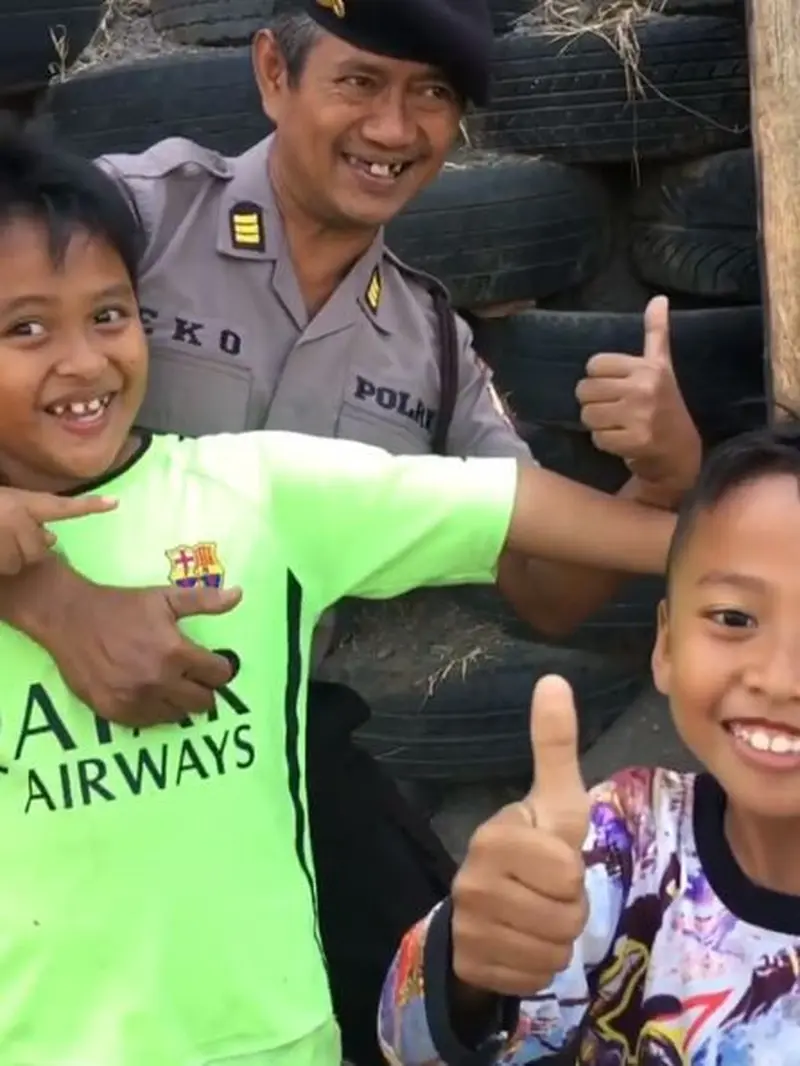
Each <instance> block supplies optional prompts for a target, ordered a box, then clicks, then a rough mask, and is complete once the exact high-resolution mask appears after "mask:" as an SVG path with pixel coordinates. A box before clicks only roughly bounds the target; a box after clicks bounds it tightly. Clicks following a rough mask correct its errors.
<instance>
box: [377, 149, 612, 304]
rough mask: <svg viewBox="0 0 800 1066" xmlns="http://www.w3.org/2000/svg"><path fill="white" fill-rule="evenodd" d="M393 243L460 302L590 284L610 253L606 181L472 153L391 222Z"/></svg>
mask: <svg viewBox="0 0 800 1066" xmlns="http://www.w3.org/2000/svg"><path fill="white" fill-rule="evenodd" d="M387 239H388V243H389V246H390V247H391V248H392V250H393V251H394V252H396V253H397V255H399V256H400V257H401V258H402V259H404V260H405V261H406V262H408V263H410V264H411V265H413V266H416V267H419V268H420V269H422V270H425V271H427V272H428V273H429V274H433V275H434V276H435V277H437V278H439V279H440V280H441V281H443V282H444V283H445V284H446V285H447V286H448V288H449V289H450V294H451V297H452V299H453V302H454V303H455V304H456V306H460V307H480V306H482V305H487V304H496V303H506V302H510V301H515V300H533V299H540V298H544V297H546V296H550V295H552V294H554V293H556V292H563V291H564V290H566V289H570V288H572V287H574V286H576V285H580V284H581V283H582V282H584V281H587V280H589V279H590V278H591V277H592V276H593V275H594V274H595V273H596V271H597V270H598V269H599V267H600V265H601V264H602V263H603V261H604V259H605V257H606V256H607V254H608V253H609V248H610V243H611V224H610V214H609V211H608V207H607V203H606V198H605V195H604V192H603V188H602V186H601V185H600V184H599V183H597V182H596V181H595V180H593V179H592V178H591V177H590V176H589V175H587V174H583V173H580V172H578V171H575V170H572V169H568V168H566V167H563V166H561V165H560V164H558V163H552V162H548V161H546V160H541V159H526V158H524V157H522V156H496V155H483V154H481V153H474V152H466V153H463V154H462V155H461V157H460V158H459V159H458V160H457V161H456V162H455V163H453V164H450V165H448V166H447V167H445V169H444V171H443V172H442V174H441V176H440V177H439V178H438V180H437V181H436V182H434V184H433V185H431V186H430V187H429V188H428V189H426V190H425V191H424V192H423V193H422V194H421V195H420V196H418V197H417V198H416V199H415V200H414V201H412V203H411V204H409V206H408V207H407V208H406V209H405V210H404V211H403V212H402V213H401V214H400V215H399V216H398V217H397V218H396V219H395V220H394V221H393V222H391V223H390V224H389V226H388V229H387Z"/></svg>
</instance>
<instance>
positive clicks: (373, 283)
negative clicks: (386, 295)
mask: <svg viewBox="0 0 800 1066" xmlns="http://www.w3.org/2000/svg"><path fill="white" fill-rule="evenodd" d="M382 296H383V278H382V277H381V270H380V267H375V269H374V270H373V271H372V273H371V274H370V278H369V285H367V291H366V292H365V293H364V299H365V301H366V304H367V307H368V308H369V309H370V311H371V312H372V313H373V315H374V314H375V313H376V312H377V310H378V308H379V307H380V305H381V297H382Z"/></svg>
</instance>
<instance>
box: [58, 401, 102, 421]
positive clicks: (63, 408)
mask: <svg viewBox="0 0 800 1066" xmlns="http://www.w3.org/2000/svg"><path fill="white" fill-rule="evenodd" d="M110 399H111V397H110V396H96V397H95V398H94V399H93V400H76V401H74V402H73V403H68V404H63V403H58V404H54V405H53V408H52V411H53V414H54V415H59V416H60V415H65V414H66V413H67V412H68V411H69V413H70V414H71V415H75V417H76V418H86V417H88V416H89V415H97V414H99V413H100V412H101V411H102V410H103V409H104V408H105V407H107V406H108V403H109V400H110Z"/></svg>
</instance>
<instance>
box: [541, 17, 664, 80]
mask: <svg viewBox="0 0 800 1066" xmlns="http://www.w3.org/2000/svg"><path fill="white" fill-rule="evenodd" d="M663 4H664V0H541V2H540V4H539V6H538V7H537V9H536V22H537V24H538V25H539V26H540V28H542V29H544V30H545V31H546V32H548V33H552V35H553V36H554V37H557V38H559V39H563V40H564V41H565V44H568V43H569V41H570V40H573V39H575V38H576V37H580V36H582V35H583V34H586V33H591V34H594V35H595V36H597V37H600V38H602V39H603V40H604V41H606V42H607V44H608V45H609V46H610V47H611V48H612V49H613V50H614V51H615V52H616V53H617V55H618V56H619V58H620V61H621V62H622V65H623V67H624V70H625V82H626V85H627V89H628V95H629V96H630V97H631V99H633V98H634V97H636V96H641V95H644V91H645V83H644V80H643V78H642V75H641V71H640V69H639V60H640V48H639V39H638V36H637V33H636V25H637V23H639V22H641V20H642V19H644V18H647V17H648V16H650V15H652V14H654V13H657V12H658V11H659V10H660V9H661V7H662V6H663Z"/></svg>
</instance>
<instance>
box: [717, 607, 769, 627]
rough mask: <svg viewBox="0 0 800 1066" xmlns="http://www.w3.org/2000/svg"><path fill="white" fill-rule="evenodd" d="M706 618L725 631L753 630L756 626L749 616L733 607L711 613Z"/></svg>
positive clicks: (753, 619)
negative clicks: (722, 627)
mask: <svg viewBox="0 0 800 1066" xmlns="http://www.w3.org/2000/svg"><path fill="white" fill-rule="evenodd" d="M708 617H709V618H710V619H711V621H712V622H716V624H717V625H720V626H725V628H726V629H754V628H755V626H756V625H757V624H758V623H757V622H756V619H755V618H754V617H753V616H752V615H751V614H748V613H747V612H746V611H740V610H738V609H737V608H735V607H723V608H721V609H720V610H718V611H711V612H710V613H709V616H708Z"/></svg>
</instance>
